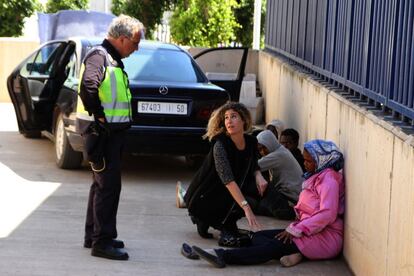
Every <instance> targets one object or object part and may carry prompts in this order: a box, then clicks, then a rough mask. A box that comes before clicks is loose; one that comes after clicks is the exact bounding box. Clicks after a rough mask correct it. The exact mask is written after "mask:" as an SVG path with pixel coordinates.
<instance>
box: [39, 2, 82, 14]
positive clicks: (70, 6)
mask: <svg viewBox="0 0 414 276" xmlns="http://www.w3.org/2000/svg"><path fill="white" fill-rule="evenodd" d="M88 7H89V0H47V3H46V12H47V13H55V12H58V11H61V10H86V9H88Z"/></svg>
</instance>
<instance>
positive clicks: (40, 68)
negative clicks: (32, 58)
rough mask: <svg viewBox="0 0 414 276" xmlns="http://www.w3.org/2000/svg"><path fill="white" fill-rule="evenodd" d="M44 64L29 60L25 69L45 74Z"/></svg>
mask: <svg viewBox="0 0 414 276" xmlns="http://www.w3.org/2000/svg"><path fill="white" fill-rule="evenodd" d="M45 69H46V68H45V64H43V63H36V62H29V63H27V64H26V70H27V71H29V72H38V73H39V74H45V71H46V70H45Z"/></svg>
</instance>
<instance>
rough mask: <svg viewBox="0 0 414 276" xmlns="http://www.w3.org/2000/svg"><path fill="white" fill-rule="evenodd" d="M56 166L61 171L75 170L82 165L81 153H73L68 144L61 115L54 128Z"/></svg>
mask: <svg viewBox="0 0 414 276" xmlns="http://www.w3.org/2000/svg"><path fill="white" fill-rule="evenodd" d="M55 155H56V164H57V166H58V167H59V168H61V169H77V168H79V167H80V165H81V163H82V153H81V152H77V151H74V150H73V148H72V146H71V145H70V143H69V140H68V137H67V134H66V130H65V125H64V123H63V118H62V113H60V114H59V116H58V118H57V120H56V127H55Z"/></svg>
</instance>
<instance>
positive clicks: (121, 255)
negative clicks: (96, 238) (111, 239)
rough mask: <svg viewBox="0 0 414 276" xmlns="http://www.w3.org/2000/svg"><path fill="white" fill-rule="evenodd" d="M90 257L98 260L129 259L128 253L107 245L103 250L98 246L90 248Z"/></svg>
mask: <svg viewBox="0 0 414 276" xmlns="http://www.w3.org/2000/svg"><path fill="white" fill-rule="evenodd" d="M91 255H92V256H95V257H100V258H107V259H111V260H120V261H126V260H128V259H129V255H128V253H126V252H125V251H123V250H122V249H119V248H114V247H113V246H111V245H108V246H106V247H104V248H102V247H99V246H94V247H92V251H91Z"/></svg>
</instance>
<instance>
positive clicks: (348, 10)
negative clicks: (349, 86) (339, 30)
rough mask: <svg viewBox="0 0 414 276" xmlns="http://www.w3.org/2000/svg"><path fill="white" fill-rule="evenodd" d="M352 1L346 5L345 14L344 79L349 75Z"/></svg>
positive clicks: (352, 14)
mask: <svg viewBox="0 0 414 276" xmlns="http://www.w3.org/2000/svg"><path fill="white" fill-rule="evenodd" d="M353 3H354V1H348V5H347V7H346V14H347V18H346V19H347V20H346V21H345V22H346V25H345V30H346V31H345V49H344V64H343V66H344V67H343V71H344V74H343V77H344V78H345V79H348V75H349V61H350V48H351V47H350V44H351V43H352V35H353V30H352V22H353V17H354V5H353Z"/></svg>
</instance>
